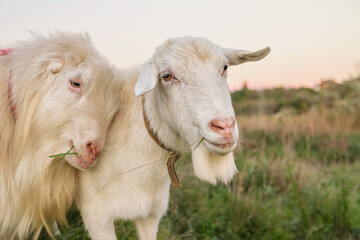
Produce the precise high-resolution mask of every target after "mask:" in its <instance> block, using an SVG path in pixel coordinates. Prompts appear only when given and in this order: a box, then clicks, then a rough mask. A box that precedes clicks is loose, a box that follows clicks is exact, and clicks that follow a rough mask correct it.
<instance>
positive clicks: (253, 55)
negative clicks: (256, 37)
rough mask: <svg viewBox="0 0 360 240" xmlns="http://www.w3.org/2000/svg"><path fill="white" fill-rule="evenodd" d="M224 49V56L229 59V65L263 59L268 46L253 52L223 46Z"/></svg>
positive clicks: (266, 53) (268, 50) (267, 51)
mask: <svg viewBox="0 0 360 240" xmlns="http://www.w3.org/2000/svg"><path fill="white" fill-rule="evenodd" d="M224 51H225V55H226V57H227V58H228V59H229V62H230V65H238V64H241V63H244V62H254V61H259V60H261V59H263V58H264V57H266V56H267V55H268V54H269V52H270V48H269V47H266V48H264V49H261V50H258V51H255V52H250V51H244V50H236V49H230V48H225V49H224Z"/></svg>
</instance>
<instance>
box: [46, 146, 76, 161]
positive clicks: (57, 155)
mask: <svg viewBox="0 0 360 240" xmlns="http://www.w3.org/2000/svg"><path fill="white" fill-rule="evenodd" d="M73 148H74V146H71V148H70V149H69V151H67V153H59V154H55V155H51V156H49V158H55V157H61V156H62V158H61V159H63V158H64V157H65V156H66V155H76V154H77V153H76V152H74V153H71V150H73ZM61 159H60V160H61Z"/></svg>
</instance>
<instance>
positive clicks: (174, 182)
mask: <svg viewBox="0 0 360 240" xmlns="http://www.w3.org/2000/svg"><path fill="white" fill-rule="evenodd" d="M141 105H142V112H143V117H144V123H145V126H146V130H147V131H148V133H149V135H150V137H151V138H152V139H153V140H154V142H156V144H157V145H159V146H160V147H161V148H163V149H165V150H166V151H168V152H170V153H169V155H168V158H167V162H166V166H167V170H168V174H169V177H170V180H171V186H172V187H174V188H175V187H180V186H181V183H180V180H179V178H178V176H177V174H176V171H175V163H176V161H178V160H179V158H180V153H179V152H177V151H174V150H172V149H169V148H167V147H166V146H165V145H164V143H162V142H161V141H160V140H159V138H158V137H157V136H156V134H155V133H154V132H153V130H152V129H151V126H150V122H149V119H148V118H147V116H146V112H145V96H144V95H142V96H141Z"/></svg>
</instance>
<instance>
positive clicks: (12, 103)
mask: <svg viewBox="0 0 360 240" xmlns="http://www.w3.org/2000/svg"><path fill="white" fill-rule="evenodd" d="M12 51H14V49H12V48H8V49H0V56H6V55H8V54H9V53H11V52H12ZM12 90H13V84H12V82H11V71H9V80H8V99H9V103H10V108H11V113H12V115H13V117H14V119H15V120H16V115H17V114H16V104H15V101H14V99H13V93H12V92H13V91H12Z"/></svg>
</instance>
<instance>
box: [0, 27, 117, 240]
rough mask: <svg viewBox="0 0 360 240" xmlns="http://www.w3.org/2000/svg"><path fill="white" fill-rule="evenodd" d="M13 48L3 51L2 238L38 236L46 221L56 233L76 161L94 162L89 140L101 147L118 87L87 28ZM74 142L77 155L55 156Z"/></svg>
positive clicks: (0, 63)
mask: <svg viewBox="0 0 360 240" xmlns="http://www.w3.org/2000/svg"><path fill="white" fill-rule="evenodd" d="M13 48H14V51H13V52H12V53H10V54H9V55H7V56H0V103H1V104H0V127H1V134H0V239H29V238H30V236H32V237H33V238H34V239H36V238H37V237H38V235H39V233H40V230H41V229H42V227H43V226H45V228H46V230H47V231H48V232H49V233H50V234H51V227H50V226H51V224H52V222H53V221H54V220H56V221H57V222H58V223H60V224H64V223H65V222H66V218H65V212H66V209H67V208H68V207H69V206H70V205H71V204H72V202H73V196H74V195H75V191H76V188H77V172H78V171H77V170H76V169H75V168H74V167H76V168H80V169H82V168H84V166H85V168H87V167H89V166H87V165H84V164H83V162H84V161H85V162H86V161H87V160H89V159H90V160H91V161H92V164H94V161H95V157H96V156H95V155H96V154H93V153H91V152H90V153H89V152H87V147H88V143H89V142H91V143H93V145H96V147H97V148H98V150H99V149H101V148H102V147H103V145H104V142H105V137H106V133H107V129H108V126H109V125H110V122H111V121H112V119H113V116H114V114H115V110H116V108H117V106H118V105H119V103H118V94H117V92H115V91H114V90H113V89H114V86H113V84H115V83H116V82H115V81H112V80H113V69H112V67H111V66H110V65H109V63H108V62H107V60H106V59H104V58H103V57H101V55H100V54H99V53H98V52H97V50H96V49H95V48H94V47H93V45H92V43H91V40H90V38H89V36H88V35H87V34H85V35H82V34H67V33H55V34H50V35H49V37H44V36H38V35H34V36H33V40H31V41H29V42H20V43H18V44H16V45H15V46H13ZM9 81H11V83H10V86H11V85H12V89H11V92H12V94H10V95H11V96H12V102H15V104H16V120H15V119H14V116H13V114H12V112H11V110H10V103H9V94H8V86H9ZM74 81H76V82H77V83H74ZM72 145H74V147H75V151H77V152H78V155H77V156H74V155H72V156H68V157H66V158H65V160H66V161H65V160H63V161H61V162H57V161H58V160H59V158H56V159H55V160H54V159H50V158H49V155H53V154H57V153H64V152H67V151H68V150H69V149H70V146H72ZM90 155H91V156H90ZM69 163H70V164H71V165H73V166H71V165H69Z"/></svg>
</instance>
